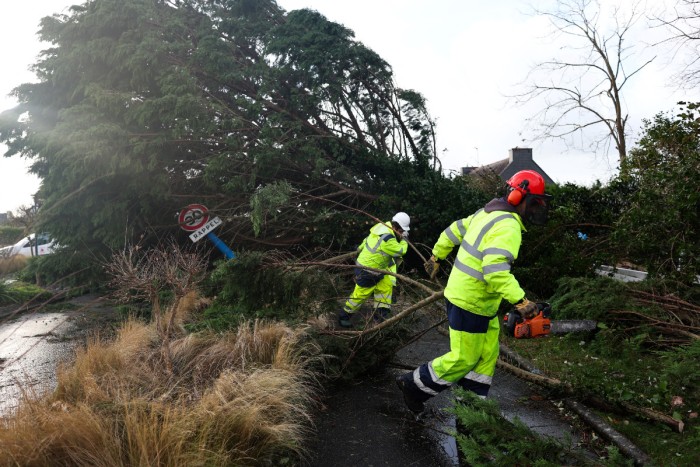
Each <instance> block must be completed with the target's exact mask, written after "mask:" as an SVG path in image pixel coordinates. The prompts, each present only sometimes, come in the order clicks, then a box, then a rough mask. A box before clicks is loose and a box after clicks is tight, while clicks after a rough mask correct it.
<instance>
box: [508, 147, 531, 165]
mask: <svg viewBox="0 0 700 467" xmlns="http://www.w3.org/2000/svg"><path fill="white" fill-rule="evenodd" d="M508 154H509V156H508V162H510V163H512V162H513V161H514V160H516V159H517V160H518V162H521V163H522V162H524V161H526V160H528V161H532V148H513V149H511V150H510V151H508Z"/></svg>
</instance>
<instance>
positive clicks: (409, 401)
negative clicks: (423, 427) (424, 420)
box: [396, 373, 425, 415]
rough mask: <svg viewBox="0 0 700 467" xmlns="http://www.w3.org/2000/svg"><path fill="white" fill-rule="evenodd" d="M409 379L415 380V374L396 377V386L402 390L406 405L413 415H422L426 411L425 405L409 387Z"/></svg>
mask: <svg viewBox="0 0 700 467" xmlns="http://www.w3.org/2000/svg"><path fill="white" fill-rule="evenodd" d="M408 378H413V373H406V374H404V375H401V376H397V377H396V385H397V386H398V387H399V389H401V392H402V393H403V401H404V402H405V403H406V407H408V408H409V410H410V411H411V412H413V413H415V414H416V415H417V414H420V413H421V412H423V410H424V409H425V404H423V401H422V400H420V399H418V398H416V397H415V396H414V395H413V394H412V393H411V392H412V391H411V387H409V383H408Z"/></svg>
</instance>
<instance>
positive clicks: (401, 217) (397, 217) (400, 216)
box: [391, 212, 411, 232]
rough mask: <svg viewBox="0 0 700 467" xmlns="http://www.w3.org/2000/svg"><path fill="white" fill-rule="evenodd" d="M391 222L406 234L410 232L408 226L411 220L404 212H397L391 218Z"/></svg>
mask: <svg viewBox="0 0 700 467" xmlns="http://www.w3.org/2000/svg"><path fill="white" fill-rule="evenodd" d="M391 221H392V222H396V223H397V224H399V227H401V230H403V231H404V232H408V231H409V230H411V228H410V227H409V225H410V224H411V218H410V217H408V214H406V213H405V212H397V213H396V214H394V217H392V218H391Z"/></svg>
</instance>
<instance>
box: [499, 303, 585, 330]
mask: <svg viewBox="0 0 700 467" xmlns="http://www.w3.org/2000/svg"><path fill="white" fill-rule="evenodd" d="M551 316H552V307H551V306H550V305H549V303H547V302H537V314H536V315H535V316H533V317H532V318H529V319H524V318H523V317H522V316H520V313H518V312H517V311H511V312H509V313H506V314H505V316H504V317H503V325H504V326H505V328H506V333H507V334H508V335H509V336H511V337H515V338H516V339H529V338H533V337H543V336H546V335H548V334H549V333H550V332H551V333H554V334H564V333H567V332H581V331H586V332H590V331H595V330H596V328H597V323H596V322H595V321H593V320H589V319H582V320H557V321H552V319H551Z"/></svg>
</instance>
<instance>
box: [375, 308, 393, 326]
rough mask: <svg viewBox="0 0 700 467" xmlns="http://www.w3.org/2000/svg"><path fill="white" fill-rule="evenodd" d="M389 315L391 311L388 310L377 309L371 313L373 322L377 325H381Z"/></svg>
mask: <svg viewBox="0 0 700 467" xmlns="http://www.w3.org/2000/svg"><path fill="white" fill-rule="evenodd" d="M390 313H391V310H390V309H389V308H385V307H381V308H377V309H376V310H374V313H372V319H374V322H375V323H377V324H379V323H383V322H384V321H386V319H387V318H388V317H389V314H390Z"/></svg>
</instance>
